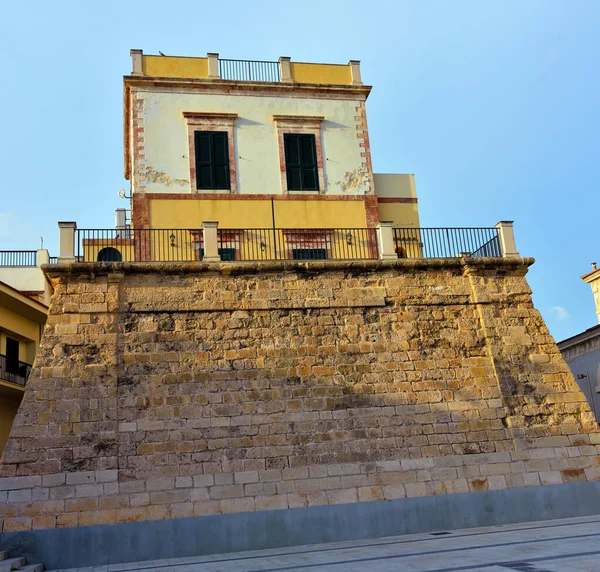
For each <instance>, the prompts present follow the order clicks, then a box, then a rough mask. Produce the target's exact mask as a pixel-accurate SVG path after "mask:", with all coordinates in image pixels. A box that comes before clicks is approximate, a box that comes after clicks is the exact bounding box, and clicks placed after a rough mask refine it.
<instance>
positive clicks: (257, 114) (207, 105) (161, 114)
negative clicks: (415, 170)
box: [138, 91, 365, 195]
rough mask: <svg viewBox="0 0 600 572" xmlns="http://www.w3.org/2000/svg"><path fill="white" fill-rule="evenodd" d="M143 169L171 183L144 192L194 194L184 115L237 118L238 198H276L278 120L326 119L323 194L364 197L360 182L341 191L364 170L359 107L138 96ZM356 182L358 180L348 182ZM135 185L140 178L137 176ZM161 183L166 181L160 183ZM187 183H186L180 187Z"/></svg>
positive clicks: (239, 97) (288, 100) (241, 97)
mask: <svg viewBox="0 0 600 572" xmlns="http://www.w3.org/2000/svg"><path fill="white" fill-rule="evenodd" d="M140 96H141V97H142V98H143V99H144V115H143V118H144V146H145V151H144V152H145V156H146V166H147V167H150V168H151V169H153V170H154V171H155V172H158V173H165V174H166V175H168V177H169V178H170V180H171V182H169V183H168V184H165V183H156V182H149V181H146V182H143V181H140V182H141V183H143V184H144V185H145V186H146V191H147V192H154V193H185V192H196V190H195V189H191V188H190V183H189V178H190V176H189V158H188V138H187V125H186V121H185V119H184V117H183V116H182V112H183V111H195V112H223V113H237V114H238V118H237V119H236V121H235V128H234V129H235V146H236V156H235V157H230V161H233V160H235V162H236V167H237V181H238V192H239V193H246V194H248V193H249V194H253V193H259V194H262V193H267V194H271V193H280V192H281V176H280V172H279V150H278V144H277V128H276V124H275V122H274V121H273V119H272V116H273V115H274V114H276V115H313V116H324V117H325V121H324V122H323V124H322V130H321V132H322V146H323V157H324V171H325V187H326V188H325V192H326V193H327V194H334V195H340V194H364V192H365V185H364V183H362V182H360V183H359V184H358V185H356V186H354V187H352V188H351V189H350V190H344V189H343V187H344V182H345V181H347V180H348V174H349V173H350V174H352V173H353V172H356V171H357V170H360V169H361V168H362V161H363V158H362V157H361V156H360V154H361V152H362V151H363V149H362V148H361V147H359V139H358V138H357V130H356V119H355V117H356V116H357V115H358V113H357V111H356V106H357V105H358V104H359V102H357V101H342V100H336V101H330V100H320V99H300V98H285V97H265V96H262V95H261V96H244V95H225V96H223V95H211V94H192V93H172V92H171V93H161V92H158V91H142V92H140ZM350 179H351V180H354V181H355V180H356V177H351V176H350ZM138 180H139V174H138ZM163 180H164V178H163ZM183 181H187V183H183Z"/></svg>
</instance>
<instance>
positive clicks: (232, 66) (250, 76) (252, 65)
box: [219, 58, 279, 82]
mask: <svg viewBox="0 0 600 572" xmlns="http://www.w3.org/2000/svg"><path fill="white" fill-rule="evenodd" d="M219 76H220V77H221V79H228V80H238V81H273V82H278V81H279V62H268V61H253V60H228V59H221V58H219Z"/></svg>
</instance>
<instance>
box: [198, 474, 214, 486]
mask: <svg viewBox="0 0 600 572" xmlns="http://www.w3.org/2000/svg"><path fill="white" fill-rule="evenodd" d="M214 482H215V478H214V476H213V475H195V476H194V486H195V487H210V486H211V485H213V484H214Z"/></svg>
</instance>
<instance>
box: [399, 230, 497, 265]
mask: <svg viewBox="0 0 600 572" xmlns="http://www.w3.org/2000/svg"><path fill="white" fill-rule="evenodd" d="M393 230H394V242H395V246H396V253H397V254H398V256H399V257H400V258H456V257H459V256H474V257H481V256H489V257H500V256H502V251H501V248H500V238H499V230H498V229H497V228H394V229H393Z"/></svg>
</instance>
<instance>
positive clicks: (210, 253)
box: [202, 222, 221, 262]
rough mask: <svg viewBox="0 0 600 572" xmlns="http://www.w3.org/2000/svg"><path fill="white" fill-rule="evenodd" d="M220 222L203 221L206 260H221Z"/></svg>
mask: <svg viewBox="0 0 600 572" xmlns="http://www.w3.org/2000/svg"><path fill="white" fill-rule="evenodd" d="M218 227H219V223H218V222H203V223H202V232H203V233H204V258H203V259H202V260H203V261H204V262H221V257H220V256H219V241H218V237H217V228H218Z"/></svg>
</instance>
